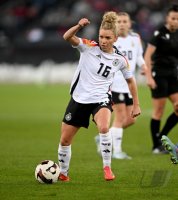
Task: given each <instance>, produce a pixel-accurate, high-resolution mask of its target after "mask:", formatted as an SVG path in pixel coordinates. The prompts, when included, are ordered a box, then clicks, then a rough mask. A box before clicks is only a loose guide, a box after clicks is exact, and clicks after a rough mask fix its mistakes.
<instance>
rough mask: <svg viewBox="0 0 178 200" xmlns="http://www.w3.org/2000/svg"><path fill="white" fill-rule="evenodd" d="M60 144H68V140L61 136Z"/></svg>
mask: <svg viewBox="0 0 178 200" xmlns="http://www.w3.org/2000/svg"><path fill="white" fill-rule="evenodd" d="M60 144H61V146H69V145H70V141H69V140H67V139H64V138H61V141H60Z"/></svg>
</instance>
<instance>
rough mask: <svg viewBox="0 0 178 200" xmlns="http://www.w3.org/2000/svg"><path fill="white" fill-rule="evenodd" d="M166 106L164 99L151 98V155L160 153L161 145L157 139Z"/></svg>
mask: <svg viewBox="0 0 178 200" xmlns="http://www.w3.org/2000/svg"><path fill="white" fill-rule="evenodd" d="M165 105H166V98H152V106H153V111H152V118H151V122H150V129H151V135H152V141H153V149H152V150H153V153H155V154H157V153H161V152H162V149H161V147H160V146H161V143H160V138H159V132H160V124H161V118H162V116H163V113H164V109H165Z"/></svg>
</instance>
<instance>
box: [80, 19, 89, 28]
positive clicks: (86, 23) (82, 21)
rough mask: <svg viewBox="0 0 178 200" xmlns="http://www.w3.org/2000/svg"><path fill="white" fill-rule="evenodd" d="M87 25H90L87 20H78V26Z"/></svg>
mask: <svg viewBox="0 0 178 200" xmlns="http://www.w3.org/2000/svg"><path fill="white" fill-rule="evenodd" d="M88 24H90V21H89V20H88V19H87V18H82V19H80V20H79V22H78V25H79V26H80V27H84V26H87V25H88Z"/></svg>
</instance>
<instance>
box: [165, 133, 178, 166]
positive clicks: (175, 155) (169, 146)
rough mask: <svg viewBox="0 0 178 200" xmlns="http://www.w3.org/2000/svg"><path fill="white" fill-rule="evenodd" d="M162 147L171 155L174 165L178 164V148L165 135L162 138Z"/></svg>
mask: <svg viewBox="0 0 178 200" xmlns="http://www.w3.org/2000/svg"><path fill="white" fill-rule="evenodd" d="M161 141H162V145H163V146H164V148H165V149H166V150H167V151H168V152H169V153H170V156H171V161H172V163H173V164H178V147H177V146H176V145H174V144H173V143H172V141H171V140H170V139H169V138H168V137H167V136H165V135H163V136H162V138H161Z"/></svg>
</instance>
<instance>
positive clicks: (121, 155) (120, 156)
mask: <svg viewBox="0 0 178 200" xmlns="http://www.w3.org/2000/svg"><path fill="white" fill-rule="evenodd" d="M112 158H115V159H127V160H131V159H132V157H130V156H128V155H127V154H126V153H125V152H117V153H113V154H112Z"/></svg>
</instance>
